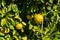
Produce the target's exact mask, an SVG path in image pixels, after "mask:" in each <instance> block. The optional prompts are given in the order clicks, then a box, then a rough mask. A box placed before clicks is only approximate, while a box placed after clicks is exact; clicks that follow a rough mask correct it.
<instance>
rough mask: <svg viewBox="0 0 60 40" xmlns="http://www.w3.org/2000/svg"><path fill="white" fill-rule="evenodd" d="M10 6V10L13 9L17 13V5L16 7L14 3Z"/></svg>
mask: <svg viewBox="0 0 60 40" xmlns="http://www.w3.org/2000/svg"><path fill="white" fill-rule="evenodd" d="M11 6H12V10H13V11H14V12H17V13H18V12H19V10H18V7H17V5H16V4H12V5H11Z"/></svg>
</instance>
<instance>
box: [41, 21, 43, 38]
mask: <svg viewBox="0 0 60 40" xmlns="http://www.w3.org/2000/svg"><path fill="white" fill-rule="evenodd" d="M41 30H42V33H41V37H43V21H42V24H41Z"/></svg>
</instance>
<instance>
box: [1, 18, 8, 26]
mask: <svg viewBox="0 0 60 40" xmlns="http://www.w3.org/2000/svg"><path fill="white" fill-rule="evenodd" d="M6 22H7V20H6V18H3V19H1V26H3V25H5V24H6Z"/></svg>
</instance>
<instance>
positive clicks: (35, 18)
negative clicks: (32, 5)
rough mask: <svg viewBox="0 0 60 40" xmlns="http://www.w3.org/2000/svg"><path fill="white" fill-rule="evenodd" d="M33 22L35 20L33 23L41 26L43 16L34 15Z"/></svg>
mask: <svg viewBox="0 0 60 40" xmlns="http://www.w3.org/2000/svg"><path fill="white" fill-rule="evenodd" d="M34 20H35V22H36V23H37V24H41V23H42V21H43V15H41V14H35V16H34Z"/></svg>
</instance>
